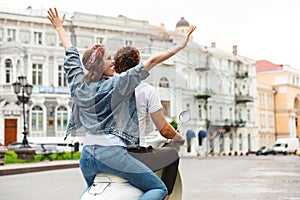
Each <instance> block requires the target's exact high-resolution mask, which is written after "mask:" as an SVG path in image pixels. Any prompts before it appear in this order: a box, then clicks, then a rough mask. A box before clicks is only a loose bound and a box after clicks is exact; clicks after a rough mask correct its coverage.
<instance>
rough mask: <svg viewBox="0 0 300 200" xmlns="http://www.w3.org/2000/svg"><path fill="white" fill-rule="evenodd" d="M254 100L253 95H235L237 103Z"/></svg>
mask: <svg viewBox="0 0 300 200" xmlns="http://www.w3.org/2000/svg"><path fill="white" fill-rule="evenodd" d="M253 101H254V98H253V97H252V96H249V95H242V94H238V95H235V102H236V104H239V103H247V102H253Z"/></svg>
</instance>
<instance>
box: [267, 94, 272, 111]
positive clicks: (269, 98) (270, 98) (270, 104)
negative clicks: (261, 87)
mask: <svg viewBox="0 0 300 200" xmlns="http://www.w3.org/2000/svg"><path fill="white" fill-rule="evenodd" d="M268 106H269V107H270V108H272V107H273V96H272V95H268Z"/></svg>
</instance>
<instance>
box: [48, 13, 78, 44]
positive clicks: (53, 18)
mask: <svg viewBox="0 0 300 200" xmlns="http://www.w3.org/2000/svg"><path fill="white" fill-rule="evenodd" d="M65 16H66V15H65V14H64V15H63V16H62V18H59V16H58V12H57V10H56V8H54V11H53V10H52V9H51V8H49V10H48V16H47V18H48V19H49V20H50V22H51V24H52V25H53V27H54V28H55V29H56V31H57V33H58V37H59V39H60V41H61V42H62V45H63V47H64V48H65V49H66V48H68V47H71V46H72V43H71V40H70V39H69V38H68V36H67V34H66V32H65V30H64V27H63V23H64V21H65Z"/></svg>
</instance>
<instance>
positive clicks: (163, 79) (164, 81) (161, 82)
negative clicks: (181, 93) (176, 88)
mask: <svg viewBox="0 0 300 200" xmlns="http://www.w3.org/2000/svg"><path fill="white" fill-rule="evenodd" d="M159 87H164V88H168V87H169V80H168V79H167V78H166V77H161V78H160V79H159Z"/></svg>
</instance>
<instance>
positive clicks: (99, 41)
mask: <svg viewBox="0 0 300 200" xmlns="http://www.w3.org/2000/svg"><path fill="white" fill-rule="evenodd" d="M103 41H104V38H103V37H97V38H96V43H97V44H103Z"/></svg>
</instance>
